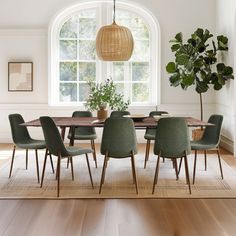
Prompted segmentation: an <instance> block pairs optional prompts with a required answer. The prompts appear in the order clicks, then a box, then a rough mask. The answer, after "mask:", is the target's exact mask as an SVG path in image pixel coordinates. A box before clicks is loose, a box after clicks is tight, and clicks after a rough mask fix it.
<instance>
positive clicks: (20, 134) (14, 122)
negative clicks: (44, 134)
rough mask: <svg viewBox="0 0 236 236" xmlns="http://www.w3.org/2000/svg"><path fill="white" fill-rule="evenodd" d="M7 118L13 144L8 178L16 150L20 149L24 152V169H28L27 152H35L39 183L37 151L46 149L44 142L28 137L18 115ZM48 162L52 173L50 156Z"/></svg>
mask: <svg viewBox="0 0 236 236" xmlns="http://www.w3.org/2000/svg"><path fill="white" fill-rule="evenodd" d="M8 118H9V121H10V126H11V134H12V139H13V142H14V146H13V153H12V160H11V167H10V173H9V178H10V177H11V174H12V169H13V163H14V157H15V151H16V148H21V149H25V150H26V169H28V150H35V155H36V170H37V178H38V182H40V177H39V163H38V149H44V148H46V145H45V141H44V140H36V139H32V138H31V137H30V135H29V132H28V130H27V128H26V126H22V125H20V124H22V123H24V122H25V121H24V119H23V117H22V116H21V115H20V114H10V115H9V116H8ZM46 155H48V152H47V150H46ZM50 160H51V165H52V170H53V172H54V168H53V162H52V157H51V156H50Z"/></svg>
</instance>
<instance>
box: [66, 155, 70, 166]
mask: <svg viewBox="0 0 236 236" xmlns="http://www.w3.org/2000/svg"><path fill="white" fill-rule="evenodd" d="M69 164H70V157H68V158H67V164H66V168H67V169H68V168H69Z"/></svg>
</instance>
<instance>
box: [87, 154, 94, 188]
mask: <svg viewBox="0 0 236 236" xmlns="http://www.w3.org/2000/svg"><path fill="white" fill-rule="evenodd" d="M85 155H86V161H87V166H88V172H89V177H90V181H91V184H92V187H93V188H94V186H93V178H92V173H91V169H90V164H89V159H88V154H87V153H86V154H85Z"/></svg>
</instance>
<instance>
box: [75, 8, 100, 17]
mask: <svg viewBox="0 0 236 236" xmlns="http://www.w3.org/2000/svg"><path fill="white" fill-rule="evenodd" d="M78 17H79V18H96V10H95V9H90V10H83V11H80V12H79V13H78Z"/></svg>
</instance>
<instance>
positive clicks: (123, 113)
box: [110, 111, 130, 118]
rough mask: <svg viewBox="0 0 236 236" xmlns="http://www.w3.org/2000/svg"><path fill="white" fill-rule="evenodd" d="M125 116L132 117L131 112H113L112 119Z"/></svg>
mask: <svg viewBox="0 0 236 236" xmlns="http://www.w3.org/2000/svg"><path fill="white" fill-rule="evenodd" d="M124 115H130V112H129V111H112V112H111V115H110V117H112V118H117V117H123V116H124Z"/></svg>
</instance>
